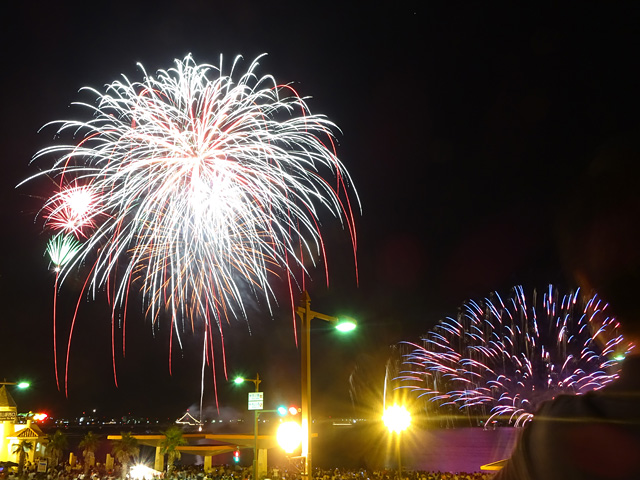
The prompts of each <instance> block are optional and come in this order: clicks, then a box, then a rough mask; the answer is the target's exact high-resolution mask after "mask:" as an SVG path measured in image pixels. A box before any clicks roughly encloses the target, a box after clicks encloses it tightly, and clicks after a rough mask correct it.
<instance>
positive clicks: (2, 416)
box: [0, 412, 16, 422]
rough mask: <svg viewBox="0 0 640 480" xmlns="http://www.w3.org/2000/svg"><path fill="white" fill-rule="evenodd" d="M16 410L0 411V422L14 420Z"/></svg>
mask: <svg viewBox="0 0 640 480" xmlns="http://www.w3.org/2000/svg"><path fill="white" fill-rule="evenodd" d="M15 421H16V412H0V422H15Z"/></svg>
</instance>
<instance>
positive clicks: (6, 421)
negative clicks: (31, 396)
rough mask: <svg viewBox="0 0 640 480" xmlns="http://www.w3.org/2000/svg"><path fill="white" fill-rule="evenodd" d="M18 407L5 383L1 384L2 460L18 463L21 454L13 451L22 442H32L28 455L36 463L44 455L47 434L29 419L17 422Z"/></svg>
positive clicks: (0, 457) (0, 429)
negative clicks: (25, 421) (24, 421)
mask: <svg viewBox="0 0 640 480" xmlns="http://www.w3.org/2000/svg"><path fill="white" fill-rule="evenodd" d="M17 419H18V407H17V405H16V402H15V400H14V399H13V397H12V396H11V394H10V393H9V391H8V390H7V387H6V386H5V385H2V386H0V462H16V463H18V460H19V455H18V454H17V453H13V451H14V450H15V448H16V447H17V446H18V444H19V443H20V442H22V441H23V440H26V441H27V442H31V443H32V445H33V448H32V449H31V450H30V451H29V453H28V455H27V460H28V461H29V462H31V463H35V461H36V459H37V458H40V457H44V456H45V453H44V448H45V445H46V443H47V436H46V435H45V434H44V433H43V432H42V430H40V427H38V425H36V424H32V423H31V419H27V423H26V424H22V423H16V422H17Z"/></svg>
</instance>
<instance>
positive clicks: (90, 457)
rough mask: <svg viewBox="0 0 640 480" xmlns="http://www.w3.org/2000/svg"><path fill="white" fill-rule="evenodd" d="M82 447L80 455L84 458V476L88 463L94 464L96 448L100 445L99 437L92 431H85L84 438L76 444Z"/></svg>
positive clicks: (87, 470) (87, 469)
mask: <svg viewBox="0 0 640 480" xmlns="http://www.w3.org/2000/svg"><path fill="white" fill-rule="evenodd" d="M78 446H79V447H80V448H82V456H83V458H84V476H85V477H86V476H87V473H89V465H95V461H96V450H98V447H99V446H100V438H98V436H97V435H94V434H93V432H89V433H87V434H86V435H85V436H84V438H83V439H82V440H81V441H80V443H79V444H78Z"/></svg>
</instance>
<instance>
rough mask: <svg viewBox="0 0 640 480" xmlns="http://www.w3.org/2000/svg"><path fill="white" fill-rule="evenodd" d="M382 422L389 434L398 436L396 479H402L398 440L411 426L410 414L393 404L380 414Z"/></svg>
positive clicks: (404, 408)
mask: <svg viewBox="0 0 640 480" xmlns="http://www.w3.org/2000/svg"><path fill="white" fill-rule="evenodd" d="M382 421H383V423H384V426H385V427H387V429H389V434H393V433H396V434H397V435H398V438H397V442H396V449H397V450H396V451H397V454H398V478H399V479H402V455H401V453H400V438H401V435H402V432H404V431H405V430H406V429H407V428H409V426H410V425H411V414H410V413H409V410H407V408H406V407H405V406H404V405H402V406H401V405H397V404H394V405H392V406H391V407H387V409H386V410H385V411H384V413H383V414H382Z"/></svg>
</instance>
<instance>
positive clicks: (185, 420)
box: [176, 412, 202, 427]
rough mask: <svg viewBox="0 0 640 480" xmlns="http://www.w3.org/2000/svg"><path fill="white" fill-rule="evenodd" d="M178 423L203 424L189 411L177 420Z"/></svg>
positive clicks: (193, 425)
mask: <svg viewBox="0 0 640 480" xmlns="http://www.w3.org/2000/svg"><path fill="white" fill-rule="evenodd" d="M176 423H177V424H180V425H190V426H192V427H196V426H199V425H202V422H200V421H199V420H196V419H195V418H194V417H193V415H191V414H190V413H189V412H187V413H185V414H184V415H183V416H181V417H180V418H179V419H178V420H176Z"/></svg>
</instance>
